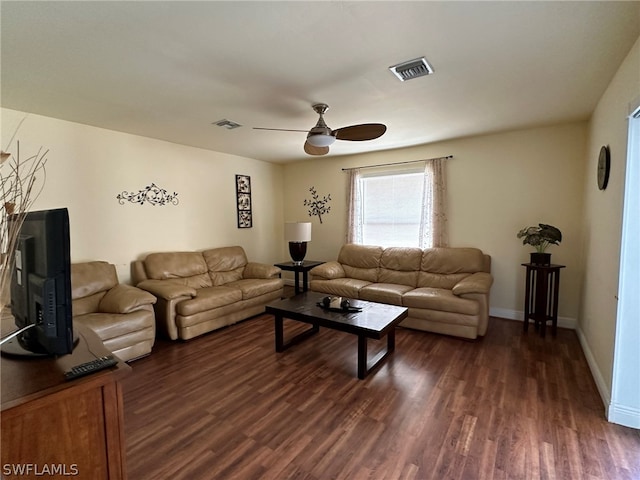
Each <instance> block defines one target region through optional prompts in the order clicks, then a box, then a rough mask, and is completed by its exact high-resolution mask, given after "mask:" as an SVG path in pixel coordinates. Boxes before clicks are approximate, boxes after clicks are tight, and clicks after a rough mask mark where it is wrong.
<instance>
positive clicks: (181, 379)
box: [123, 315, 640, 480]
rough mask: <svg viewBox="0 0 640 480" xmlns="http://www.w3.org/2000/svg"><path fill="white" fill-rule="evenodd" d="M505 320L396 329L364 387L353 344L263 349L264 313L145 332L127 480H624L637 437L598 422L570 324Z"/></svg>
mask: <svg viewBox="0 0 640 480" xmlns="http://www.w3.org/2000/svg"><path fill="white" fill-rule="evenodd" d="M285 328H286V329H287V330H286V331H287V332H292V331H295V330H296V329H299V328H306V326H302V325H298V324H296V323H294V322H291V323H290V324H289V323H287V322H286V321H285ZM521 328H522V324H521V323H519V322H513V321H508V320H501V319H495V318H492V319H491V321H490V326H489V331H488V334H487V336H486V337H485V338H484V339H482V340H480V341H477V342H469V341H464V340H460V339H455V338H449V337H446V336H441V335H435V334H430V333H425V332H419V331H414V330H408V329H402V328H399V329H398V330H397V336H396V350H395V353H394V354H393V355H392V356H391V357H390V359H389V360H388V361H387V363H386V364H385V365H383V366H382V367H381V368H380V369H379V370H378V371H377V372H375V373H374V374H372V375H370V376H369V377H367V378H366V379H365V380H358V379H357V377H356V349H357V339H356V337H354V336H352V335H348V334H344V333H341V332H336V331H330V330H326V329H321V331H320V333H319V334H317V335H315V336H314V337H311V338H309V339H307V340H305V342H303V343H301V344H299V345H296V346H295V347H292V348H291V349H289V350H287V351H286V352H284V353H279V354H278V353H276V352H275V348H274V338H273V337H274V334H273V329H274V326H273V319H272V317H270V316H267V315H262V316H259V317H255V318H253V319H250V320H247V321H245V322H242V323H239V324H237V325H233V326H231V327H228V328H225V329H222V330H219V331H216V332H213V333H211V334H208V335H205V336H202V337H199V338H196V339H193V340H190V341H188V342H168V341H162V340H160V341H158V342H157V344H156V346H155V347H154V351H153V353H152V354H151V355H150V356H148V357H147V358H144V359H141V360H139V361H136V362H134V363H133V364H132V367H133V372H132V373H131V374H130V375H129V376H128V377H127V378H126V379H125V380H124V385H123V390H124V408H125V435H126V445H127V470H128V473H129V478H130V479H132V480H144V479H153V480H157V479H172V480H177V479H190V480H191V479H207V480H208V479H287V478H295V479H318V480H320V479H332V478H343V479H369V478H370V479H385V480H386V479H420V480H423V479H425V480H426V479H438V480H442V479H554V478H555V479H578V480H582V479H640V432H639V431H637V430H632V429H629V428H625V427H621V426H618V425H613V424H610V423H608V422H606V420H605V418H604V407H603V405H602V402H601V400H600V397H599V395H598V393H597V390H596V387H595V384H594V382H593V379H592V377H591V374H590V372H589V369H588V367H587V364H586V361H585V358H584V355H583V353H582V351H581V349H580V346H579V343H578V339H577V337H576V335H575V332H573V331H570V330H563V329H559V332H558V336H557V337H556V338H553V337H552V336H547V338H546V339H542V338H540V337H539V336H537V335H536V334H535V333H533V332H532V329H531V331H530V332H529V333H528V334H527V335H523V333H522V330H521ZM370 343H371V344H372V345H371V346H370V349H371V352H372V353H374V351H373V350H374V349H375V346H376V342H370ZM383 344H384V341H382V342H380V346H381V348H382V346H383Z"/></svg>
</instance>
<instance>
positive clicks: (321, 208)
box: [304, 187, 331, 223]
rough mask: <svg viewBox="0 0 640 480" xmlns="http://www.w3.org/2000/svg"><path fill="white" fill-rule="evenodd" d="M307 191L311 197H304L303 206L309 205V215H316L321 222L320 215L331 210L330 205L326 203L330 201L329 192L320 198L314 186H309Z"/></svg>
mask: <svg viewBox="0 0 640 480" xmlns="http://www.w3.org/2000/svg"><path fill="white" fill-rule="evenodd" d="M309 191H310V192H311V199H310V200H307V199H305V200H304V206H305V207H310V208H309V210H308V212H309V216H310V217H313V216H314V215H317V216H318V219H319V220H320V223H322V215H324V214H327V213H329V211H330V210H331V207H330V206H328V205H327V204H328V203H329V202H330V201H331V194H329V195H325V196H324V197H322V198H320V196H319V195H318V192H316V189H315V187H311V188H310V189H309Z"/></svg>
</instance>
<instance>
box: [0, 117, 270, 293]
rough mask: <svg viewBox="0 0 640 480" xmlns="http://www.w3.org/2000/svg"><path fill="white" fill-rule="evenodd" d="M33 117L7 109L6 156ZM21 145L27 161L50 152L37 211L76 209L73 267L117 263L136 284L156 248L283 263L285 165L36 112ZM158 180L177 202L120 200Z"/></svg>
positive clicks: (73, 212) (72, 221) (72, 219)
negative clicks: (245, 187)
mask: <svg viewBox="0 0 640 480" xmlns="http://www.w3.org/2000/svg"><path fill="white" fill-rule="evenodd" d="M25 115H26V114H25V113H22V112H16V111H13V110H7V109H2V148H3V149H4V148H5V147H6V146H7V144H8V142H9V138H10V137H11V135H12V134H13V132H14V130H15V126H16V125H17V124H18V123H19V121H20V120H21V119H22V118H24V117H25ZM16 138H17V139H19V140H20V147H21V152H22V156H23V158H24V155H26V154H33V153H35V152H36V151H37V149H38V148H39V147H40V146H44V147H45V148H48V149H49V155H48V161H47V167H46V170H47V179H46V184H45V187H44V190H43V191H42V194H41V195H40V197H39V198H38V199H37V201H36V203H35V205H34V209H46V208H57V207H67V208H68V209H69V215H70V224H71V256H72V261H74V262H79V261H85V260H106V261H109V262H111V263H114V264H116V266H117V269H118V275H119V277H120V280H121V281H122V282H128V281H129V280H130V263H131V261H132V260H134V259H136V258H138V257H140V256H142V255H144V254H146V253H149V252H153V251H167V250H196V249H205V248H209V247H215V246H226V245H242V246H243V247H244V248H245V250H246V252H247V255H248V257H249V259H250V260H255V261H263V262H268V263H273V262H275V261H278V260H280V259H281V252H282V232H281V229H280V228H279V226H280V225H281V224H282V222H283V217H282V191H283V187H282V167H280V166H277V165H273V164H269V163H266V162H261V161H257V160H253V159H248V158H242V157H237V156H232V155H225V154H222V153H218V152H212V151H207V150H202V149H198V148H192V147H187V146H182V145H176V144H172V143H168V142H163V141H159V140H154V139H150V138H145V137H139V136H134V135H128V134H124V133H119V132H114V131H110V130H104V129H100V128H95V127H91V126H87V125H80V124H76V123H71V122H66V121H62V120H57V119H53V118H47V117H42V116H38V115H28V116H27V118H26V120H25V121H24V123H23V124H22V126H21V128H20V130H19V132H18V135H17V137H16ZM9 150H10V151H13V149H12V148H10V149H9ZM236 174H244V175H250V176H251V182H252V190H253V193H252V195H253V197H252V200H253V214H254V226H253V228H250V229H238V228H237V227H236V207H235V175H236ZM151 183H155V184H156V185H158V186H159V187H161V188H164V189H166V190H167V191H168V192H169V193H173V192H177V193H178V199H179V204H178V205H176V206H174V205H166V206H152V205H149V204H145V205H140V204H133V203H128V202H127V203H125V204H124V205H121V204H119V203H118V200H117V199H116V196H117V195H118V194H119V193H121V192H122V191H124V190H126V191H129V192H137V191H139V190H142V189H144V188H145V187H146V186H148V185H150V184H151Z"/></svg>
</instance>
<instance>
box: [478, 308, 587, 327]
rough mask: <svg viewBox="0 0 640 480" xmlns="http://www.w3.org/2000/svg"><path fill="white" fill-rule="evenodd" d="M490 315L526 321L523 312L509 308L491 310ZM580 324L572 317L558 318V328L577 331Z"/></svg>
mask: <svg viewBox="0 0 640 480" xmlns="http://www.w3.org/2000/svg"><path fill="white" fill-rule="evenodd" d="M489 315H491V316H492V317H498V318H506V319H507V320H517V321H519V322H522V321H524V312H523V311H521V310H510V309H507V308H493V307H492V308H490V309H489ZM577 324H578V322H577V321H576V319H575V318H571V317H558V326H559V327H562V328H570V329H572V330H575V329H576V325H577Z"/></svg>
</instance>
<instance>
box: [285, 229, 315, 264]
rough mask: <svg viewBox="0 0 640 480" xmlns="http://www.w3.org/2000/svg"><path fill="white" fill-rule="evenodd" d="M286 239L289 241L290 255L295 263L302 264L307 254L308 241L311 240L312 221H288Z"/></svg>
mask: <svg viewBox="0 0 640 480" xmlns="http://www.w3.org/2000/svg"><path fill="white" fill-rule="evenodd" d="M284 239H285V240H286V241H287V242H289V255H291V260H293V263H294V264H295V265H302V261H303V260H304V256H305V255H306V254H307V242H310V241H311V222H286V223H285V224H284Z"/></svg>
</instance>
